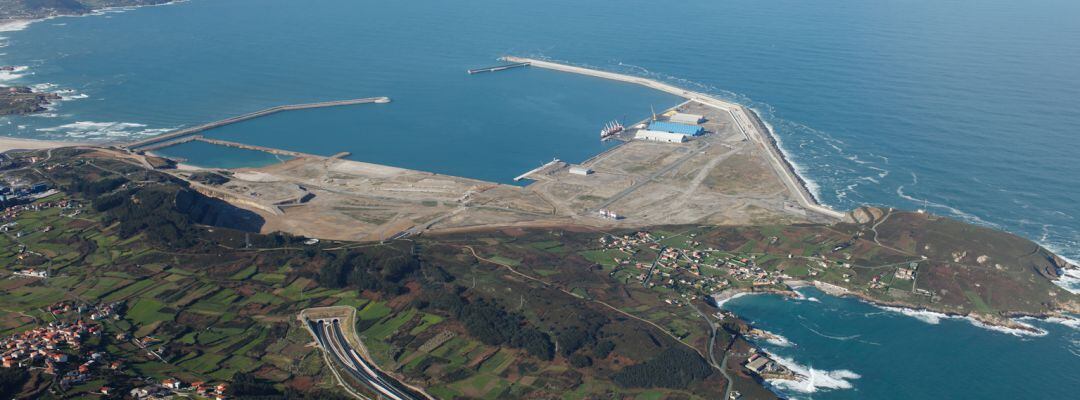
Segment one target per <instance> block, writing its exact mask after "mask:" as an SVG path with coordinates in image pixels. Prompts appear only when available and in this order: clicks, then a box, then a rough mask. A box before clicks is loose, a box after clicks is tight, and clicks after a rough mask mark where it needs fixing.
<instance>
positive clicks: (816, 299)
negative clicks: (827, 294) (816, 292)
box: [806, 297, 821, 303]
mask: <svg viewBox="0 0 1080 400" xmlns="http://www.w3.org/2000/svg"><path fill="white" fill-rule="evenodd" d="M806 300H807V301H812V302H815V303H820V302H821V299H819V298H817V297H807V298H806Z"/></svg>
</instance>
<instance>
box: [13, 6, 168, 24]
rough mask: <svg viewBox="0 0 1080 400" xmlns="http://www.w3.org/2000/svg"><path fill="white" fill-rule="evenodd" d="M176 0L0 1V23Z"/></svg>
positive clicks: (75, 14)
mask: <svg viewBox="0 0 1080 400" xmlns="http://www.w3.org/2000/svg"><path fill="white" fill-rule="evenodd" d="M175 1H176V0H71V1H57V2H29V1H0V25H6V24H22V23H26V22H28V21H35V20H42V19H47V18H56V17H65V16H78V15H86V14H91V13H94V12H97V11H102V10H105V9H109V8H118V7H141V6H156V5H162V4H169V3H173V2H175Z"/></svg>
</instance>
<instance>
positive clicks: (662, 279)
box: [600, 232, 785, 305]
mask: <svg viewBox="0 0 1080 400" xmlns="http://www.w3.org/2000/svg"><path fill="white" fill-rule="evenodd" d="M694 236H695V235H693V234H691V235H690V238H689V239H688V240H687V242H686V245H687V247H688V248H689V249H690V250H684V249H680V248H676V247H663V246H661V245H660V244H659V243H658V241H657V240H656V239H655V238H654V237H653V235H652V234H650V233H648V232H636V233H633V234H629V235H623V236H607V237H601V238H600V244H601V245H602V246H603V247H604V248H606V249H616V250H620V251H622V252H624V253H627V254H628V255H629V257H627V258H626V259H622V258H619V257H615V258H614V261H615V263H616V264H618V265H619V266H620V267H632V268H635V269H637V270H639V271H640V273H639V274H638V275H637V279H638V281H640V282H642V283H643V284H644V285H645V286H646V287H655V286H656V285H658V284H659V285H663V286H666V287H669V288H673V289H674V288H688V287H689V288H693V289H695V290H696V291H697V292H698V293H700V294H710V293H714V292H716V291H719V290H722V289H725V288H727V287H728V286H730V285H731V281H732V280H734V281H740V282H751V283H752V284H753V285H754V286H769V285H777V284H779V283H780V282H781V280H782V279H783V278H784V277H785V276H784V275H783V273H782V272H779V271H772V272H770V271H766V270H765V269H763V268H760V267H758V266H757V265H756V264H755V263H754V258H755V256H752V255H751V256H745V257H740V256H729V257H727V258H725V259H715V260H712V259H710V254H711V253H715V252H716V251H717V250H716V249H712V248H708V249H698V248H699V247H701V242H698V241H697V240H694ZM642 248H649V249H652V250H654V251H657V252H659V255H658V258H657V259H656V261H655V263H644V262H640V261H634V260H633V255H634V254H637V253H638V251H640V250H641V249H642ZM703 268H711V269H714V270H717V271H722V272H724V273H726V275H727V278H722V277H721V275H720V274H702V269H703ZM681 272H686V274H681ZM612 273H614V271H613V272H612ZM690 296H691V294H690V293H685V292H684V293H682V297H684V298H689V297H690ZM666 302H667V303H668V304H676V305H679V304H680V303H681V301H680V300H679V299H678V298H671V299H667V300H666Z"/></svg>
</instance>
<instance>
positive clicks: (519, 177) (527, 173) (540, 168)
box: [514, 158, 562, 182]
mask: <svg viewBox="0 0 1080 400" xmlns="http://www.w3.org/2000/svg"><path fill="white" fill-rule="evenodd" d="M560 162H562V160H559V159H558V158H553V159H551V161H548V162H547V163H546V164H544V165H541V166H539V167H536V168H533V169H530V170H529V171H528V172H526V173H524V174H521V175H518V176H517V177H516V178H514V182H517V181H520V180H522V179H525V178H526V177H528V176H529V175H532V174H535V173H537V172H540V171H543V170H544V169H545V168H547V167H550V166H552V165H555V164H558V163H560Z"/></svg>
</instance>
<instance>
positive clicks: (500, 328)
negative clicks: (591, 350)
mask: <svg viewBox="0 0 1080 400" xmlns="http://www.w3.org/2000/svg"><path fill="white" fill-rule="evenodd" d="M460 290H461V289H460V288H458V289H456V290H432V291H426V296H425V299H424V300H423V304H421V306H430V307H432V308H435V309H438V310H442V311H444V312H446V313H447V314H449V315H450V316H451V317H453V318H454V319H457V320H459V321H461V322H462V323H463V324H465V329H466V330H468V331H469V335H470V336H472V337H474V338H476V339H477V340H480V341H481V342H483V343H484V344H487V345H491V346H499V345H506V346H510V347H515V348H520V349H524V350H525V351H526V352H528V353H529V354H531V355H532V356H534V357H536V358H539V359H541V360H551V359H552V358H554V356H555V346H554V345H553V344H552V343H551V338H550V337H549V336H548V334H547V333H544V332H541V331H540V330H538V329H536V328H535V327H533V326H531V325H530V324H529V323H528V321H527V320H526V319H525V317H524V316H522V315H521V314H517V313H512V312H508V311H506V310H504V309H503V308H502V307H500V306H499V305H497V304H494V303H491V302H489V301H486V300H484V299H477V300H475V301H469V300H468V299H465V298H463V297H461V295H460V294H459V293H460Z"/></svg>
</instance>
